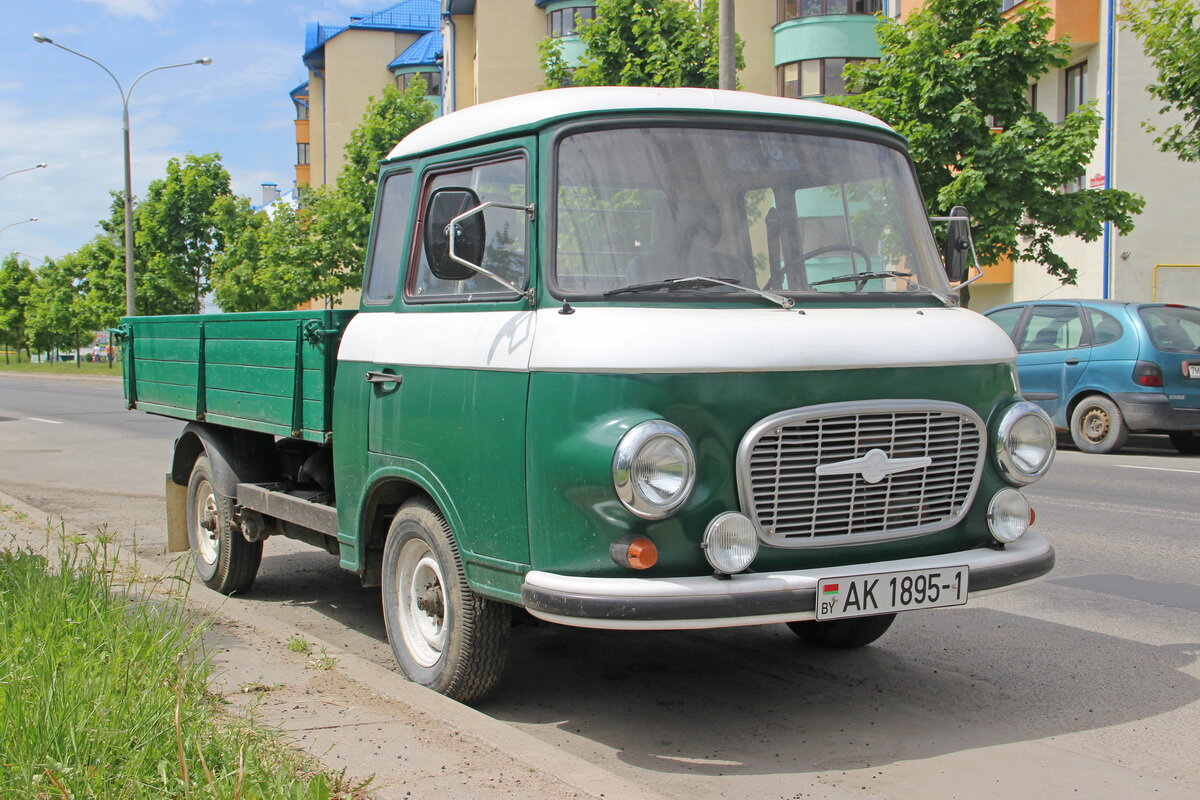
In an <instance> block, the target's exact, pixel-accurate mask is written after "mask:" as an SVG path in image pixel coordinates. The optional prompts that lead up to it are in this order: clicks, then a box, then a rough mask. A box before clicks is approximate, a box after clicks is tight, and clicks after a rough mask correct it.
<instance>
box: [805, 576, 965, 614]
mask: <svg viewBox="0 0 1200 800" xmlns="http://www.w3.org/2000/svg"><path fill="white" fill-rule="evenodd" d="M967 576H968V570H967V568H966V567H942V568H941V569H913V570H908V571H906V572H877V573H874V574H872V575H846V576H843V577H840V578H822V579H821V580H819V581H818V582H817V619H822V620H823V619H845V618H847V617H869V616H872V615H874V614H890V613H892V612H893V611H911V610H913V609H916V608H941V607H944V606H961V605H963V604H964V603H966V602H967Z"/></svg>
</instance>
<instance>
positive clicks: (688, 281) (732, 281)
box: [604, 275, 796, 308]
mask: <svg viewBox="0 0 1200 800" xmlns="http://www.w3.org/2000/svg"><path fill="white" fill-rule="evenodd" d="M703 286H727V287H728V288H730V289H737V290H738V291H740V292H749V293H750V294H755V295H758V296H759V297H763V298H766V299H767V300H770V301H771V302H772V303H775V304H776V305H779V306H782V307H783V308H791V307H792V306H794V305H795V304H796V301H795V300H792V299H791V298H790V297H781V296H780V295H777V294H775V293H773V292H764V291H763V290H762V289H752V288H750V287H749V286H742V285H740V284H739V283H738V282H737V278H712V277H709V276H706V275H693V276H691V277H688V278H667V279H666V280H661V281H649V282H647V283H635V284H632V285H630V286H622V287H621V288H620V289H609V290H608V291H607V292H605V293H604V296H605V297H612V296H613V295H618V294H638V293H641V292H657V291H661V290H663V289H666V290H667V291H674V290H675V289H699V288H701V287H703Z"/></svg>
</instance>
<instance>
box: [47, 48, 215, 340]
mask: <svg viewBox="0 0 1200 800" xmlns="http://www.w3.org/2000/svg"><path fill="white" fill-rule="evenodd" d="M33 40H34V41H35V42H40V43H42V44H52V45H54V46H55V47H57V48H58V49H59V50H66V51H67V52H68V53H71V54H72V55H77V56H79V57H80V58H82V59H86V60H87V61H90V62H92V63H93V64H95V65H96V66H97V67H99V68H100V69H102V70H104V71H105V72H107V73H108V77H110V78H112V79H113V83H115V84H116V85H117V91H118V92H120V93H121V131H122V133H123V135H124V140H125V313H126V315H128V316H130V317H132V316H134V315H135V314H137V302H136V297H135V295H134V287H133V176H132V174H131V171H130V165H129V96H130V95H132V94H133V89H134V87H135V86H137V85H138V81H140V80H141V79H142V78H144V77H146V76H147V75H149V74H150V73H151V72H159V71H160V70H164V69H178V68H179V67H190V66H193V65H195V64H200V65H201V66H205V67H207V66H208V65H209V64H211V63H212V59H211V58H207V57H206V58H198V59H196V60H195V61H188V62H185V63H183V64H166V65H164V66H161V67H154V68H152V69H148V70H146V71H145V72H143V73H142V74H141V75H138V76H137V77H136V78H134V79H133V83H131V84H129V91H125V87H123V86H122V85H121V82H120V81H119V80H117V76H116V75H114V74H113V73H112V70H110V69H109V68H108V67H106V66H104V65H103V64H101V63H100V62H99V61H97V60H96V59H94V58H92V57H91V56H85V55H84V54H83V53H80V52H78V51H76V50H72V49H71V48H69V47H65V46H63V45H61V44H59V43H58V42H56V41H54V40H52V39H51V38H50V37H48V36H43V35H42V34H40V33H35V34H34V35H33Z"/></svg>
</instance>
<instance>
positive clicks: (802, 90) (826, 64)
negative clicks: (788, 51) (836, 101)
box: [779, 58, 878, 97]
mask: <svg viewBox="0 0 1200 800" xmlns="http://www.w3.org/2000/svg"><path fill="white" fill-rule="evenodd" d="M877 60H878V59H874V58H809V59H805V60H804V61H793V62H792V63H790V64H784V65H783V66H781V67H779V80H780V87H779V94H780V95H782V96H783V97H826V96H829V95H839V94H855V92H848V91H847V90H846V79H845V78H843V77H842V70H844V69H845V68H846V65H847V64H857V63H860V62H862V61H877Z"/></svg>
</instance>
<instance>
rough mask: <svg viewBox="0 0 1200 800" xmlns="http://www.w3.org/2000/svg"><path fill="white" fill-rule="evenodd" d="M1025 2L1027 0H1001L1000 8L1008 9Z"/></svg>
mask: <svg viewBox="0 0 1200 800" xmlns="http://www.w3.org/2000/svg"><path fill="white" fill-rule="evenodd" d="M1024 2H1025V0H1000V10H1001V11H1008V10H1009V9H1010V8H1012V7H1013V6H1019V5H1021V3H1024Z"/></svg>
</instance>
